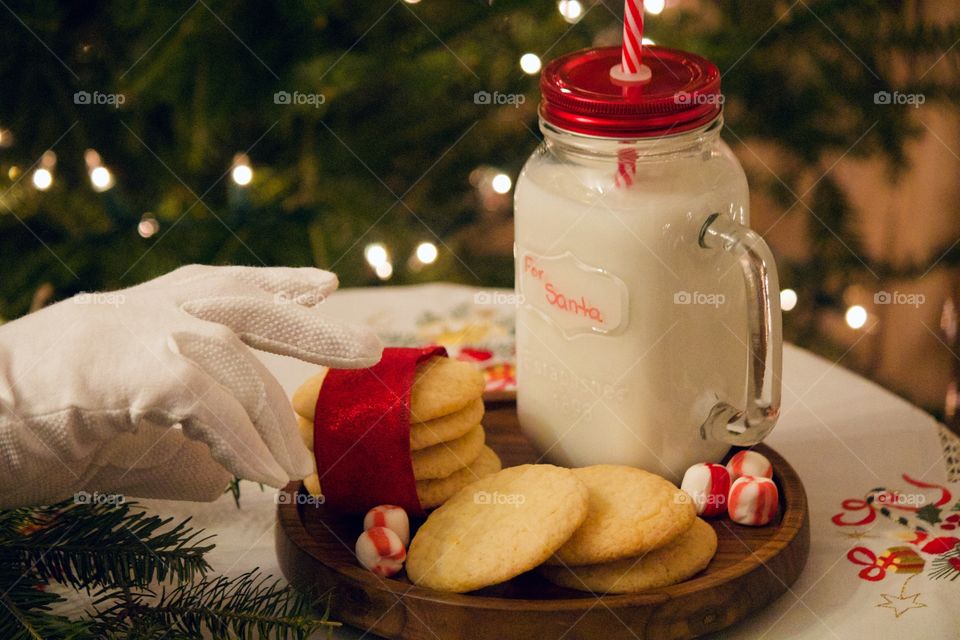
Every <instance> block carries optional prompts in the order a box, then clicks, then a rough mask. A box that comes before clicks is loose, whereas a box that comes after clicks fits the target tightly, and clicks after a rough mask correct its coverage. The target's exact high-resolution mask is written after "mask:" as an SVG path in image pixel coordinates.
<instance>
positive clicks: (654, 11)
mask: <svg viewBox="0 0 960 640" xmlns="http://www.w3.org/2000/svg"><path fill="white" fill-rule="evenodd" d="M665 4H666V2H664V0H646V2H644V3H643V10H644V11H646V12H647V13H649V14H650V15H653V16H658V15H660V14H661V13H662V12H663V6H664V5H665Z"/></svg>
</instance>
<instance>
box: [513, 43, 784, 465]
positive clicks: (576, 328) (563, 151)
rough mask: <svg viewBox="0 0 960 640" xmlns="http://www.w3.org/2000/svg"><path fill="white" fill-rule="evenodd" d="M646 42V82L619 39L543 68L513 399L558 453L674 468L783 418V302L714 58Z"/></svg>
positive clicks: (526, 176) (745, 440)
mask: <svg viewBox="0 0 960 640" xmlns="http://www.w3.org/2000/svg"><path fill="white" fill-rule="evenodd" d="M644 53H645V55H644V63H645V64H647V65H648V66H649V67H650V68H651V71H652V79H651V80H650V81H649V82H648V83H646V84H643V85H620V84H615V81H613V80H611V79H610V76H609V71H608V70H609V68H610V67H611V66H613V65H615V64H616V63H617V62H619V55H620V51H619V48H605V49H592V50H587V51H581V52H577V53H574V54H570V55H567V56H564V57H562V58H560V59H557V60H554V61H553V62H552V63H550V64H549V65H548V66H547V67H546V68H545V69H544V72H543V75H542V77H541V90H542V93H543V101H542V102H541V106H540V116H541V120H540V127H541V130H542V131H543V134H544V142H543V144H542V145H541V146H540V147H539V148H538V149H537V150H536V151H535V152H534V153H533V155H532V156H531V157H530V159H529V160H528V161H527V163H526V165H525V167H524V169H523V171H522V173H521V174H520V177H519V179H518V181H517V186H516V195H515V214H514V215H515V225H516V232H515V233H516V245H515V264H516V289H517V293H518V309H517V328H516V331H517V367H518V370H517V375H518V382H517V388H518V391H517V410H518V413H519V418H520V424H521V427H522V429H523V431H524V433H525V434H526V435H527V436H528V437H529V438H530V439H531V440H532V442H533V443H534V445H535V446H536V447H537V448H538V449H539V451H540V452H541V453H542V454H544V458H545V459H546V460H548V461H551V462H554V463H557V464H562V465H565V466H584V465H589V464H598V463H618V464H628V465H632V466H637V467H640V468H643V469H647V470H650V471H653V472H656V473H659V474H661V475H664V476H666V477H669V478H672V479H674V480H679V479H680V477H681V476H682V474H683V472H684V471H685V470H686V469H687V467H688V466H690V465H691V464H694V463H696V462H703V461H718V460H720V459H721V458H722V457H723V455H724V454H725V453H726V452H727V450H728V449H729V447H730V446H731V445H732V444H739V445H747V444H753V443H757V442H759V441H760V440H761V439H762V438H763V437H764V436H765V435H766V434H767V433H768V432H769V431H770V429H772V428H773V426H774V424H775V422H776V419H777V417H778V414H779V407H780V370H781V350H782V346H781V328H780V306H779V302H780V299H779V287H778V284H777V274H776V267H775V264H774V262H773V258H772V256H771V254H770V251H769V249H768V248H767V246H766V244H765V243H764V242H763V240H762V239H761V238H760V237H759V236H758V235H757V234H755V233H754V232H753V231H751V230H750V229H749V228H748V226H747V225H748V223H749V193H748V189H747V181H746V177H745V175H744V173H743V169H742V168H741V167H740V164H739V163H738V162H737V159H736V157H735V156H734V155H733V153H732V152H731V151H730V149H729V148H728V147H727V145H726V144H725V143H724V142H723V140H721V138H720V130H721V128H722V108H721V106H722V97H721V94H720V78H719V72H718V71H717V69H716V67H715V66H714V65H713V64H712V63H710V62H709V61H707V60H705V59H703V58H701V57H699V56H695V55H693V54H690V53H686V52H682V51H677V50H672V49H667V48H664V47H645V48H644Z"/></svg>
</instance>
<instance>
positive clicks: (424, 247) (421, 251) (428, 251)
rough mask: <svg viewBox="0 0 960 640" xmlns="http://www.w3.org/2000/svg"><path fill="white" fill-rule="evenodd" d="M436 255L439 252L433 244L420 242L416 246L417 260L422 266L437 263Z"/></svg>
mask: <svg viewBox="0 0 960 640" xmlns="http://www.w3.org/2000/svg"><path fill="white" fill-rule="evenodd" d="M438 255H439V252H438V251H437V245H435V244H433V243H432V242H421V243H420V244H418V245H417V250H416V256H417V260H419V261H420V262H422V263H423V264H433V263H434V262H436V261H437V256H438Z"/></svg>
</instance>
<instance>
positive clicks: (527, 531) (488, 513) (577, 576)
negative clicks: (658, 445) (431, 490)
mask: <svg viewBox="0 0 960 640" xmlns="http://www.w3.org/2000/svg"><path fill="white" fill-rule="evenodd" d="M716 548H717V537H716V534H715V533H714V530H713V528H712V527H711V526H710V525H709V524H707V523H706V522H704V521H703V520H700V519H699V518H697V517H696V512H695V509H694V506H693V502H692V500H691V499H690V498H689V497H688V496H687V495H686V494H685V493H683V492H682V491H681V490H679V489H678V488H677V487H675V486H674V485H673V484H671V483H670V482H669V481H667V480H666V479H664V478H661V477H660V476H657V475H655V474H652V473H648V472H646V471H641V470H640V469H634V468H632V467H625V466H619V465H596V466H592V467H585V468H582V469H563V468H561V467H555V466H552V465H545V464H535V465H522V466H519V467H511V468H508V469H504V470H503V471H501V472H499V473H496V474H493V475H491V476H488V477H486V478H484V479H482V480H479V481H477V482H475V483H474V484H472V485H470V486H469V487H467V488H465V489H464V490H462V491H461V492H459V493H458V494H456V495H455V496H453V497H452V498H450V500H449V501H447V502H446V503H445V504H444V505H443V506H442V507H440V508H439V509H437V510H436V511H434V512H433V513H432V514H430V516H429V517H428V518H427V521H426V522H425V523H424V524H423V525H422V526H421V527H420V530H419V531H418V532H417V534H416V536H415V537H414V539H413V542H412V543H411V545H410V549H409V553H408V555H407V565H406V569H407V575H408V577H409V578H410V580H411V581H413V582H414V583H415V584H417V585H419V586H423V587H427V588H432V589H437V590H441V591H454V592H465V591H473V590H476V589H480V588H483V587H487V586H490V585H493V584H497V583H500V582H504V581H506V580H509V579H510V578H513V577H514V576H517V575H519V574H521V573H523V572H526V571H529V570H531V569H534V568H536V567H539V568H540V569H539V571H540V572H541V573H542V575H544V576H545V577H546V578H547V579H548V580H550V581H551V582H554V583H556V584H558V585H561V586H564V587H568V588H572V589H578V590H581V591H592V592H595V593H629V592H635V591H642V590H645V589H653V588H657V587H663V586H667V585H670V584H674V583H677V582H680V581H682V580H685V579H687V578H689V577H690V576H692V575H694V574H696V573H698V572H699V571H701V570H702V569H704V568H705V567H706V566H707V564H709V562H710V560H711V558H713V555H714V553H715V552H716Z"/></svg>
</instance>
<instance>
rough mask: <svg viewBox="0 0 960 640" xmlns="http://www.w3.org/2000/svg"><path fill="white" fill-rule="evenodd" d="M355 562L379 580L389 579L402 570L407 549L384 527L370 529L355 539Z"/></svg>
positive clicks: (398, 538)
mask: <svg viewBox="0 0 960 640" xmlns="http://www.w3.org/2000/svg"><path fill="white" fill-rule="evenodd" d="M356 551H357V560H358V561H360V564H361V565H362V566H363V567H364V568H365V569H369V570H370V571H372V572H373V573H374V574H376V575H378V576H380V577H381V578H389V577H390V576H392V575H394V574H395V573H399V572H400V570H401V569H403V561H404V560H406V559H407V549H406V547H404V545H403V543H402V542H401V541H400V537H399V536H398V535H397V534H395V533H394V532H393V531H391V530H390V529H387V528H386V527H371V528H369V529H367V530H366V531H364V532H363V533H361V534H360V537H359V538H357V547H356Z"/></svg>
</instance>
